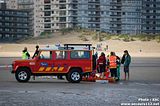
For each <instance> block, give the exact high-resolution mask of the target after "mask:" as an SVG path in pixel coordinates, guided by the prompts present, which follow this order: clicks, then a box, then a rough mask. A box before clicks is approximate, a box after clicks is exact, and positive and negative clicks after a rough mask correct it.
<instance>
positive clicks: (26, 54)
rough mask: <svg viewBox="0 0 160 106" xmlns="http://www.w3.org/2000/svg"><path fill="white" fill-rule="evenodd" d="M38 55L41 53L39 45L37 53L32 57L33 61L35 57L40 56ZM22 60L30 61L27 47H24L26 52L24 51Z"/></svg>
mask: <svg viewBox="0 0 160 106" xmlns="http://www.w3.org/2000/svg"><path fill="white" fill-rule="evenodd" d="M38 53H39V46H38V45H37V46H36V50H35V53H34V55H33V56H32V59H33V58H34V57H36V56H37V55H38ZM22 59H30V54H29V52H28V50H27V47H24V50H23V51H22Z"/></svg>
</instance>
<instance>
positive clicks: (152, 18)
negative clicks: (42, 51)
mask: <svg viewBox="0 0 160 106" xmlns="http://www.w3.org/2000/svg"><path fill="white" fill-rule="evenodd" d="M142 33H146V34H157V33H160V0H143V2H142Z"/></svg>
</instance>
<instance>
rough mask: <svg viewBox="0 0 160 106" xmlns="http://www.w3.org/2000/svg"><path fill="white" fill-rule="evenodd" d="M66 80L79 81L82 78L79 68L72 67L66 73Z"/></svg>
mask: <svg viewBox="0 0 160 106" xmlns="http://www.w3.org/2000/svg"><path fill="white" fill-rule="evenodd" d="M67 80H68V81H69V82H72V83H79V82H80V81H81V80H82V74H81V71H80V70H79V69H72V70H71V71H70V72H69V73H68V75H67Z"/></svg>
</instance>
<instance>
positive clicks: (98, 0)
mask: <svg viewBox="0 0 160 106" xmlns="http://www.w3.org/2000/svg"><path fill="white" fill-rule="evenodd" d="M88 3H96V4H97V3H100V0H95V1H92V0H89V1H88Z"/></svg>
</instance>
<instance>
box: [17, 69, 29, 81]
mask: <svg viewBox="0 0 160 106" xmlns="http://www.w3.org/2000/svg"><path fill="white" fill-rule="evenodd" d="M15 77H16V80H17V81H18V82H28V81H29V80H30V77H31V73H30V70H29V69H27V68H20V69H18V70H17V71H16V73H15Z"/></svg>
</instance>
